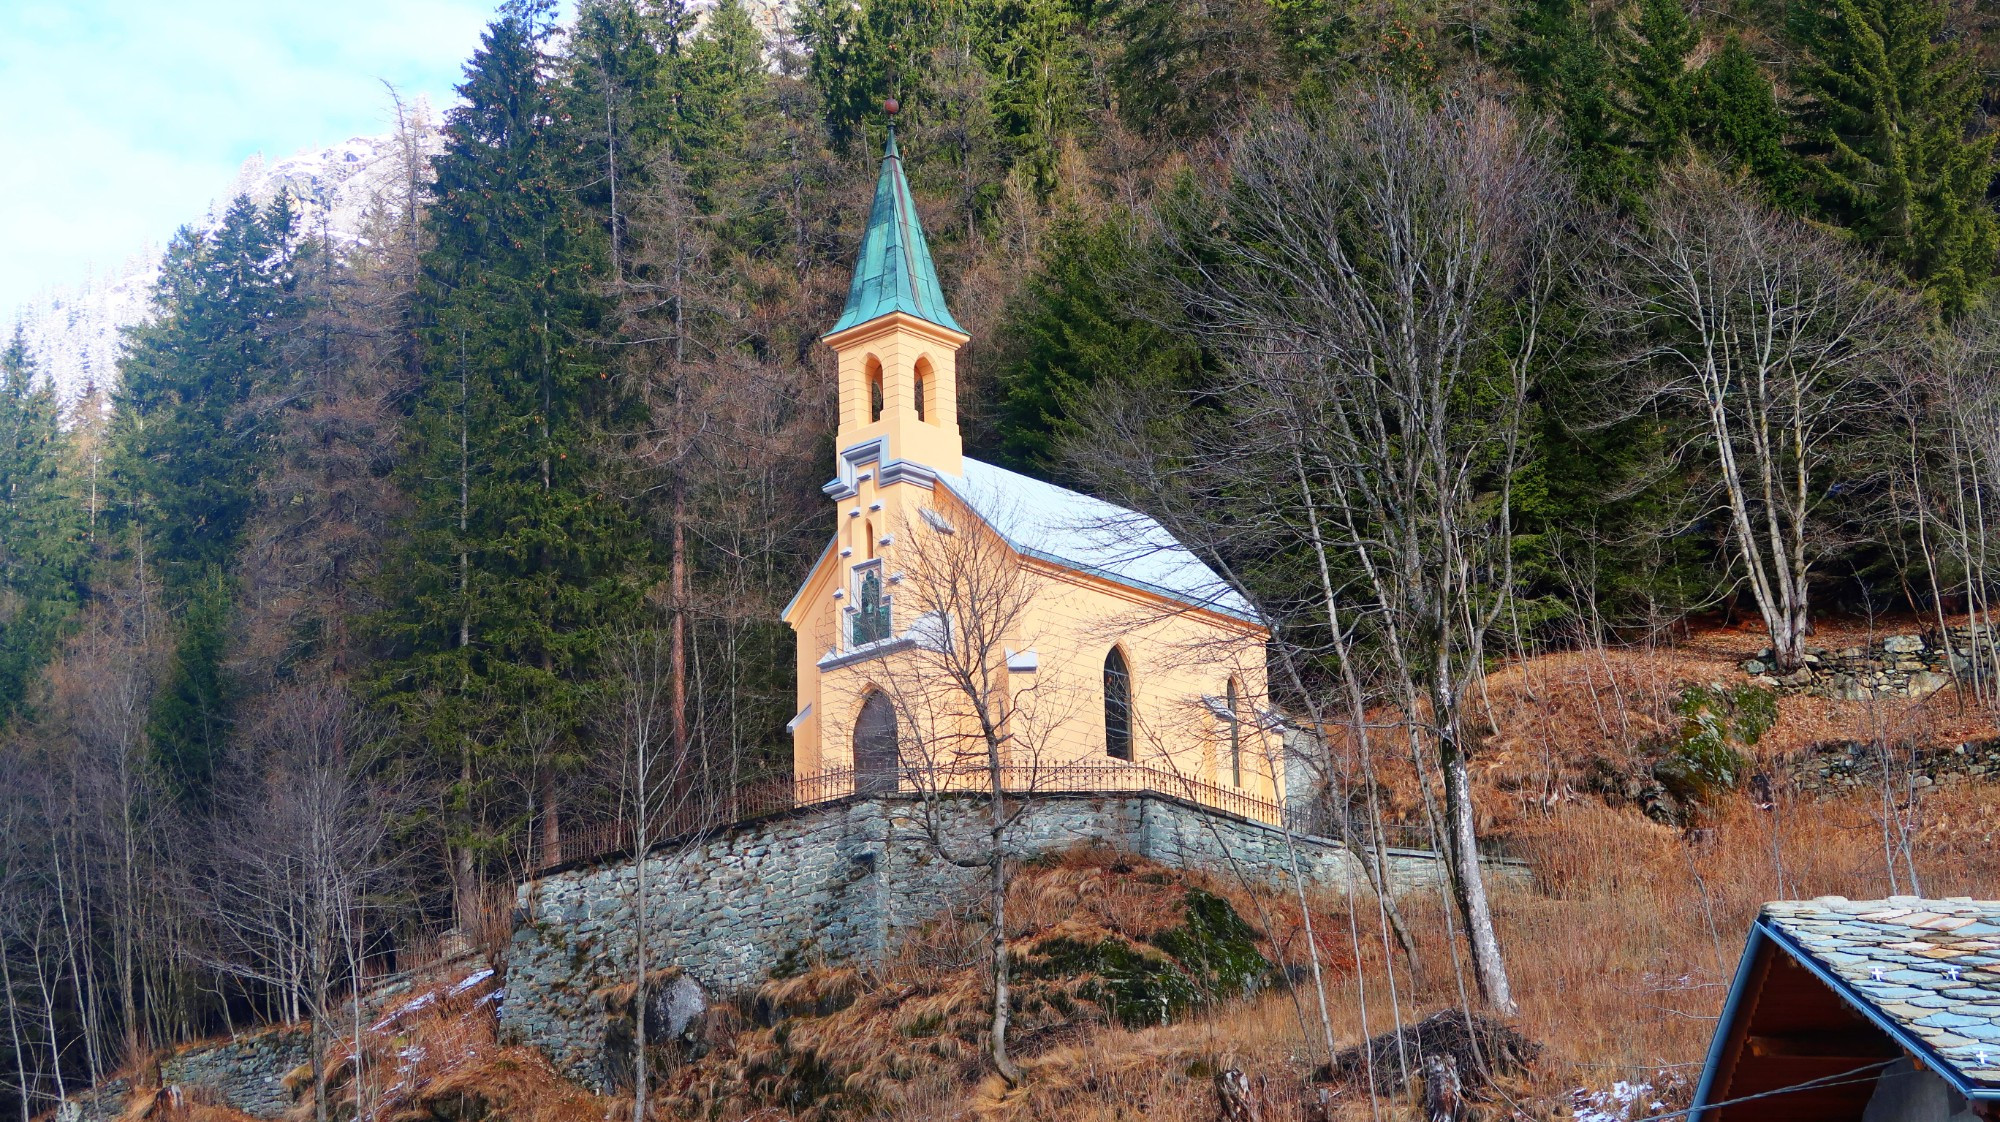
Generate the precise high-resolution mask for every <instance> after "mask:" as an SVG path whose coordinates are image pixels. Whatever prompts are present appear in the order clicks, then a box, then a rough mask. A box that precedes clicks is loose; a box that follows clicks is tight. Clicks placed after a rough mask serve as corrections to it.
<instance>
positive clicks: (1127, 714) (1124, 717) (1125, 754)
mask: <svg viewBox="0 0 2000 1122" xmlns="http://www.w3.org/2000/svg"><path fill="white" fill-rule="evenodd" d="M1104 754H1105V755H1107V756H1109V757H1111V758H1112V759H1114V760H1124V761H1126V762H1128V763H1129V762H1131V759H1132V670H1131V668H1130V667H1129V666H1127V665H1126V664H1125V652H1123V651H1121V650H1119V649H1118V648H1117V647H1113V648H1111V650H1110V653H1108V654H1106V655H1105V656H1104Z"/></svg>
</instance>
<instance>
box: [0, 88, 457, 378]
mask: <svg viewBox="0 0 2000 1122" xmlns="http://www.w3.org/2000/svg"><path fill="white" fill-rule="evenodd" d="M442 147H443V137H442V134H441V133H440V132H439V130H438V126H437V123H436V118H435V114H434V113H433V112H432V110H431V107H430V103H429V102H428V101H427V100H426V99H423V98H418V99H417V100H416V101H415V102H413V103H412V104H411V105H410V106H408V107H406V111H405V115H404V128H403V129H401V130H398V131H395V132H390V133H386V134H384V135H381V136H357V137H351V138H349V139H347V140H344V141H341V142H340V143H338V144H332V145H328V146H327V147H324V148H306V149H301V150H299V151H298V152H296V153H294V154H292V155H290V156H287V157H285V158H284V159H282V160H278V161H276V162H275V163H273V162H267V161H266V160H265V158H264V156H263V154H262V153H259V154H257V155H254V156H252V157H250V158H249V159H248V160H245V161H244V162H243V166H242V167H241V168H239V169H238V170H237V173H236V177H235V179H234V181H233V182H232V183H231V184H230V187H229V191H228V192H227V193H226V194H225V195H222V196H220V197H218V198H217V199H216V200H215V201H214V202H213V203H211V204H210V206H209V209H208V212H207V214H205V215H204V216H203V217H202V218H200V219H199V220H197V221H196V222H195V223H194V225H195V226H197V227H201V228H213V227H214V226H215V224H216V223H218V222H219V221H220V220H221V216H222V213H223V210H224V209H225V208H226V207H228V205H229V204H230V202H232V201H233V200H234V199H235V198H236V197H237V196H239V195H248V196H250V198H251V199H252V200H254V201H255V202H257V203H258V204H259V205H268V204H269V203H270V202H271V201H272V200H273V199H275V198H277V197H278V194H279V192H281V191H283V192H286V193H288V194H289V195H290V196H291V198H292V202H293V204H294V206H295V207H297V209H298V212H299V229H300V230H301V231H303V232H305V233H307V234H312V235H321V234H323V235H324V236H326V237H327V238H328V239H329V240H330V241H332V242H333V243H334V244H336V245H341V246H354V245H360V244H365V243H366V241H367V237H368V233H369V230H370V229H371V227H373V226H374V225H375V223H376V222H377V221H378V220H380V219H381V218H383V217H387V216H390V215H393V214H395V213H396V212H397V211H398V209H399V207H400V200H401V199H403V198H404V197H406V195H407V193H408V189H409V176H410V175H411V174H412V173H413V170H414V174H415V175H416V176H417V177H418V178H419V179H420V180H422V179H427V178H428V176H429V166H430V161H431V159H432V158H434V157H435V156H436V155H437V154H438V152H440V151H441V150H442ZM413 163H414V169H413V167H412V164H413ZM162 252H163V249H162V247H161V246H159V245H152V244H148V245H143V246H141V247H140V248H139V249H138V251H137V252H135V253H133V254H132V255H131V256H130V257H128V258H126V259H125V260H124V261H122V262H119V263H118V264H117V265H115V266H112V267H111V268H108V269H105V270H103V271H101V272H99V271H93V272H92V273H91V274H90V275H89V276H88V277H86V278H85V280H84V281H83V282H81V283H79V284H75V285H66V286H60V287H54V288H49V289H46V290H44V291H42V292H41V293H38V294H37V295H35V296H34V297H32V298H31V299H29V300H28V302H27V303H26V304H25V305H23V306H21V307H19V308H17V309H15V311H14V314H13V315H12V316H11V317H8V321H6V322H5V323H4V324H0V326H4V327H5V329H7V330H11V324H12V323H13V322H18V323H20V324H21V325H22V329H23V332H24V333H25V335H26V337H27V343H28V350H29V353H30V354H32V355H33V356H34V359H35V362H36V365H37V366H38V367H39V368H40V369H41V370H42V372H43V373H44V374H45V375H46V376H48V377H49V378H51V379H52V380H53V381H54V382H55V385H56V388H57V390H58V391H59V392H60V394H61V396H62V398H63V400H64V401H66V402H68V401H74V400H75V399H76V398H77V396H79V395H80V394H81V393H82V392H83V391H84V388H85V387H86V386H89V385H92V384H95V385H96V386H98V387H101V388H107V389H108V388H109V387H110V386H111V385H112V383H113V382H114V381H115V380H116V378H117V372H118V360H119V357H120V356H121V355H122V354H123V350H124V331H125V329H126V328H128V327H133V326H136V325H137V324H139V323H142V322H144V321H145V319H146V317H147V316H148V315H149V314H150V313H151V311H152V307H151V301H152V293H153V285H154V283H155V282H156V281H158V279H159V275H160V261H161V255H162Z"/></svg>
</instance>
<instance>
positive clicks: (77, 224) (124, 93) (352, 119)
mask: <svg viewBox="0 0 2000 1122" xmlns="http://www.w3.org/2000/svg"><path fill="white" fill-rule="evenodd" d="M491 14H492V5H491V3H489V2H488V0H401V2H398V0H341V2H339V3H332V4H329V3H324V2H323V0H0V105H4V106H6V107H7V112H6V115H5V117H4V118H0V120H4V121H5V124H4V125H0V315H4V314H5V309H8V308H12V307H14V306H16V305H18V304H19V303H20V302H21V301H23V300H24V299H25V298H26V297H27V296H28V295H29V294H31V293H33V292H35V291H37V290H39V289H42V288H44V287H47V286H49V285H54V284H69V283H74V282H75V281H77V280H79V279H80V278H81V277H82V276H84V275H85V273H86V272H87V271H88V270H89V268H90V267H91V266H92V265H93V264H97V265H100V266H101V265H103V264H107V263H110V262H114V261H119V260H122V259H123V258H125V257H126V256H127V255H129V254H130V253H132V252H133V251H134V250H136V249H137V248H139V246H140V244H141V243H143V242H146V241H152V242H155V243H164V242H165V241H166V239H167V238H168V237H169V236H170V235H171V234H172V232H173V230H174V229H175V228H176V227H177V226H179V225H181V224H182V223H184V222H188V221H191V220H193V219H195V218H197V217H199V216H200V215H201V214H202V213H203V212H204V211H205V210H206V209H207V207H208V205H209V203H210V202H211V201H213V200H214V199H215V198H216V197H218V196H219V195H221V194H223V193H224V192H226V191H227V190H228V189H229V185H230V183H231V181H232V179H233V178H234V176H235V173H236V169H237V167H238V166H239V165H240V164H241V163H242V162H243V161H244V160H245V159H247V158H248V157H250V156H251V155H253V154H255V153H257V152H263V153H264V154H265V155H266V156H267V157H268V158H271V159H277V158H281V157H283V156H286V155H290V154H291V153H292V152H294V151H297V150H298V149H301V148H306V147H317V146H320V145H325V144H329V143H333V142H336V141H339V140H343V139H345V138H347V137H349V136H357V135H364V134H369V133H379V132H382V131H384V130H385V129H386V128H387V127H388V121H389V117H390V110H389V103H388V97H387V94H386V93H385V92H384V90H383V88H382V84H381V83H382V82H383V81H384V80H387V81H389V82H392V83H394V84H396V85H397V86H398V87H399V88H400V89H402V90H403V91H405V93H406V94H409V95H415V94H419V93H422V94H427V95H429V96H430V97H431V99H432V100H433V102H435V103H437V104H438V105H440V106H442V105H445V104H448V103H449V101H450V99H451V89H452V87H453V86H454V85H455V84H456V83H457V82H458V80H459V79H460V76H461V67H462V66H463V63H464V61H465V60H466V59H467V58H469V57H470V56H471V54H472V52H473V50H474V49H475V48H476V47H477V46H478V43H479V34H480V32H481V30H483V28H484V27H485V25H486V23H487V21H488V20H489V19H490V18H491Z"/></svg>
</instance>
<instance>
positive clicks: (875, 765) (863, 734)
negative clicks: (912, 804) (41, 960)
mask: <svg viewBox="0 0 2000 1122" xmlns="http://www.w3.org/2000/svg"><path fill="white" fill-rule="evenodd" d="M901 766H902V756H901V755H900V754H899V753H898V751H897V749H896V706H895V704H894V703H893V702H891V701H890V700H889V695H887V694H885V693H883V692H882V691H880V690H871V691H869V694H868V698H867V700H866V701H863V702H862V703H861V715H860V716H859V717H856V718H855V720H854V793H855V794H857V795H876V794H882V793H884V792H889V791H894V790H895V789H896V778H897V776H896V772H897V770H898V769H899V768H900V767H901Z"/></svg>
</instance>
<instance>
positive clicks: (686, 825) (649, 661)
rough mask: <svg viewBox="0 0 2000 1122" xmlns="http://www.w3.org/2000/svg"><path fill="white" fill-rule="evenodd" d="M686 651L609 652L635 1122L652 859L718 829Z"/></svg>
mask: <svg viewBox="0 0 2000 1122" xmlns="http://www.w3.org/2000/svg"><path fill="white" fill-rule="evenodd" d="M678 650H679V646H678V644H676V643H675V641H674V640H673V639H672V638H671V637H670V636H669V635H663V634H662V633H660V632H659V631H658V630H654V629H642V630H635V631H630V632H627V633H625V634H623V635H620V636H618V637H617V638H615V639H614V640H612V642H611V644H610V646H609V648H608V649H607V650H606V652H605V657H606V662H607V664H608V665H609V667H610V670H611V678H610V686H611V693H610V699H609V704H608V705H607V706H606V707H605V710H604V713H603V715H602V717H601V723H602V727H603V731H604V733H605V734H606V739H607V740H608V741H609V743H610V744H611V745H612V746H613V747H615V748H616V755H615V757H611V758H610V759H608V760H607V762H610V763H612V764H613V766H614V768H615V772H616V788H617V791H618V795H619V821H620V823H621V827H622V829H623V830H628V831H629V836H630V838H631V842H632V863H633V873H632V1005H633V1016H632V1021H633V1026H632V1028H633V1031H632V1122H645V1118H646V1097H647V1094H648V1090H647V1088H648V1083H649V1081H648V1075H649V1072H648V1070H647V1058H646V1048H647V1044H648V1041H647V1039H646V1032H647V1025H646V1020H647V1012H648V1009H649V1004H650V997H649V990H650V981H651V979H650V977H649V971H650V969H651V968H650V965H649V962H648V956H647V952H648V950H649V948H648V947H647V945H646V940H647V938H648V936H649V928H648V922H649V919H650V915H649V909H650V907H651V899H650V897H651V889H652V885H651V880H650V870H649V869H648V867H647V866H648V861H649V857H650V854H651V852H652V850H653V848H654V846H655V845H656V844H658V843H659V842H661V841H663V840H665V838H664V837H663V836H662V833H663V831H664V832H665V833H668V834H685V833H688V832H689V829H690V828H691V827H692V828H697V829H698V828H702V827H712V826H715V825H719V824H720V823H717V822H706V821H702V820H701V819H702V817H703V816H702V815H700V814H699V813H698V812H699V811H700V810H701V809H703V808H705V807H708V806H710V805H712V804H711V802H710V800H708V799H706V798H705V795H706V792H705V791H703V790H701V789H700V788H698V787H697V785H696V784H694V783H693V782H691V779H692V778H693V775H692V773H693V772H694V768H693V767H692V766H691V763H690V757H689V753H688V750H687V749H688V742H687V740H686V739H685V738H684V737H682V736H681V735H680V729H679V728H678V725H677V706H678V703H679V692H678V689H677V683H678V681H679V679H678V677H677V674H676V669H677V668H676V654H677V653H678Z"/></svg>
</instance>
